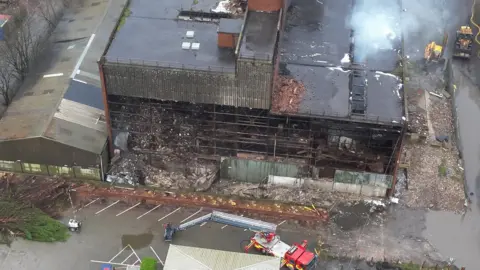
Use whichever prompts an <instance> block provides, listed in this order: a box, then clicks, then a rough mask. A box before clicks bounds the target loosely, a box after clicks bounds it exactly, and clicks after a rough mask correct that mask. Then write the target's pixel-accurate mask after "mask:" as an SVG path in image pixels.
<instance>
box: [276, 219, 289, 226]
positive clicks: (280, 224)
mask: <svg viewBox="0 0 480 270" xmlns="http://www.w3.org/2000/svg"><path fill="white" fill-rule="evenodd" d="M285 222H287V221H286V220H284V221H282V222H280V223H278V224H277V226H280V225H282V224H283V223H285Z"/></svg>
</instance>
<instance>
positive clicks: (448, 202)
mask: <svg viewBox="0 0 480 270" xmlns="http://www.w3.org/2000/svg"><path fill="white" fill-rule="evenodd" d="M435 76H436V77H435ZM412 78H413V81H416V82H417V83H418V84H420V85H423V86H424V87H430V88H426V89H425V91H428V92H435V93H437V94H439V93H442V92H441V91H442V89H441V86H442V85H443V84H444V82H443V76H441V75H440V74H438V73H437V74H428V75H422V74H418V75H414V76H413V77H412ZM435 78H437V80H436V82H435ZM425 104H426V111H427V112H428V115H427V113H425V119H426V121H427V122H426V123H425V124H422V132H423V133H425V131H423V129H425V127H427V132H426V140H425V141H423V142H417V143H412V142H410V143H408V144H407V145H406V146H405V147H404V149H403V153H402V159H403V160H402V161H401V163H402V164H406V167H407V170H408V186H407V187H408V188H407V190H406V191H405V192H404V194H403V195H404V197H405V203H406V204H407V206H409V207H412V208H431V209H434V210H448V211H456V212H459V211H461V210H462V209H463V203H464V199H465V194H464V190H463V170H461V168H460V167H459V165H458V160H459V158H458V157H459V156H458V150H457V148H456V145H455V140H451V139H450V138H451V137H452V136H454V125H453V119H452V118H453V114H452V108H451V102H450V100H448V98H446V96H445V95H442V98H439V97H438V96H437V95H429V94H427V95H426V96H425ZM409 114H410V115H411V112H409ZM414 115H415V114H414Z"/></svg>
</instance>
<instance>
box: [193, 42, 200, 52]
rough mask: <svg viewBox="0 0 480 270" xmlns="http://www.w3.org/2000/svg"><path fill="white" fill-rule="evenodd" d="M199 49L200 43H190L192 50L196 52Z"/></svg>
mask: <svg viewBox="0 0 480 270" xmlns="http://www.w3.org/2000/svg"><path fill="white" fill-rule="evenodd" d="M199 49H200V43H196V42H195V43H192V50H196V51H198V50H199Z"/></svg>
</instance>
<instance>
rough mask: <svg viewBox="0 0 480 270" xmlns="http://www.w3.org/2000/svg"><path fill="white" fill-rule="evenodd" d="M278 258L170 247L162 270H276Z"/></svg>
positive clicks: (187, 247) (186, 247)
mask: <svg viewBox="0 0 480 270" xmlns="http://www.w3.org/2000/svg"><path fill="white" fill-rule="evenodd" d="M280 264H281V262H280V258H275V257H270V256H263V255H254V254H246V253H240V252H230V251H222V250H214V249H206V248H197V247H189V246H177V245H170V248H169V249H168V253H167V258H166V260H165V266H164V268H163V269H164V270H181V269H189V270H260V269H261V270H278V269H280Z"/></svg>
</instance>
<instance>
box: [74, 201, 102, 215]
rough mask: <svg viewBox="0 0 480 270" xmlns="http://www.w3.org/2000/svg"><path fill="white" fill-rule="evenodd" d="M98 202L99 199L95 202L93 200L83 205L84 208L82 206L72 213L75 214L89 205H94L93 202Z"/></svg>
mask: <svg viewBox="0 0 480 270" xmlns="http://www.w3.org/2000/svg"><path fill="white" fill-rule="evenodd" d="M98 200H100V198H96V199H95V200H93V201H91V202H89V203H87V204H86V205H84V206H82V207H80V208H78V209H77V210H75V211H73V213H76V212H78V211H80V210H82V209H83V208H86V207H88V206H89V205H91V204H92V203H94V202H96V201H98Z"/></svg>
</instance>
